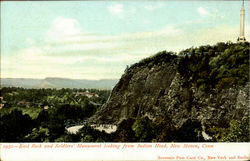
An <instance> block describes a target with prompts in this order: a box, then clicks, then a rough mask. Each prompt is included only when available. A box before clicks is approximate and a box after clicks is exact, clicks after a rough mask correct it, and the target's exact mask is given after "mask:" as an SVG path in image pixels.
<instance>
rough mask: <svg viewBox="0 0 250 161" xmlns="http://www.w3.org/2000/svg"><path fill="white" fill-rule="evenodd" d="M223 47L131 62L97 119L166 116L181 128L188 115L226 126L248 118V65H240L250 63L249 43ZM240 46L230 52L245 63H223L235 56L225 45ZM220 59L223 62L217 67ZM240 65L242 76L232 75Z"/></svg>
mask: <svg viewBox="0 0 250 161" xmlns="http://www.w3.org/2000/svg"><path fill="white" fill-rule="evenodd" d="M221 45H223V44H217V45H215V46H206V47H204V46H203V47H199V48H196V49H192V48H190V49H187V50H186V51H182V52H181V53H179V55H178V56H177V55H176V54H175V53H167V52H161V53H158V54H157V55H156V56H154V57H151V58H147V59H145V60H142V61H141V62H139V63H137V64H134V65H132V66H131V67H130V68H129V69H127V70H126V71H125V73H124V74H123V76H122V77H121V79H120V81H119V82H118V83H117V84H116V86H115V87H114V89H113V91H112V94H111V96H110V98H109V100H108V101H107V103H106V104H104V106H103V107H102V108H101V109H100V110H99V111H98V112H97V113H96V115H95V116H94V120H95V121H97V122H104V123H119V122H120V121H122V120H123V119H127V118H138V117H142V116H148V117H149V118H151V119H153V118H155V117H156V116H162V117H168V118H169V119H170V120H172V123H173V124H174V125H175V127H181V126H182V124H183V123H184V122H185V121H186V120H187V119H194V120H199V121H200V122H201V123H202V125H208V124H213V125H218V126H220V127H223V126H227V125H226V124H228V123H229V122H230V120H232V119H234V120H240V119H241V118H243V117H244V116H248V98H249V85H248V83H247V82H248V81H246V80H248V69H247V68H245V67H244V70H243V71H242V68H243V67H242V65H247V66H248V65H249V59H248V58H249V56H248V54H249V44H246V45H239V44H226V45H227V46H223V47H224V48H222V47H221ZM242 46H243V47H242ZM239 47H242V48H240V49H239V50H237V52H236V51H235V52H233V54H232V53H231V55H236V57H237V54H238V55H239V54H241V57H237V58H236V59H235V61H236V62H238V61H239V62H241V64H240V63H236V65H234V66H232V65H230V63H228V64H229V65H230V67H227V66H226V64H227V63H225V62H227V61H228V59H229V57H231V55H227V56H225V55H226V54H230V52H229V53H228V51H227V49H230V51H234V49H235V48H239ZM221 48H222V49H221ZM200 49H202V50H200ZM218 51H220V53H218ZM242 52H243V54H242ZM180 55H181V56H180ZM217 59H219V60H218V61H219V62H224V63H222V65H219V63H215V65H213V63H214V61H217ZM242 60H245V61H243V62H242ZM194 65H195V67H194ZM221 66H224V67H223V68H225V70H227V72H225V71H224V69H223V70H222V69H221V68H222V67H221ZM236 69H239V71H238V75H233V74H231V75H228V73H230V72H231V73H232V72H234V70H236ZM215 70H216V72H215ZM239 72H241V74H239ZM221 75H222V76H221ZM243 77H244V78H246V79H243Z"/></svg>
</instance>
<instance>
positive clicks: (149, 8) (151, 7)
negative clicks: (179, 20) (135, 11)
mask: <svg viewBox="0 0 250 161" xmlns="http://www.w3.org/2000/svg"><path fill="white" fill-rule="evenodd" d="M163 6H164V4H162V3H153V4H149V5H145V6H144V9H145V10H147V11H154V10H156V9H159V8H161V7H163Z"/></svg>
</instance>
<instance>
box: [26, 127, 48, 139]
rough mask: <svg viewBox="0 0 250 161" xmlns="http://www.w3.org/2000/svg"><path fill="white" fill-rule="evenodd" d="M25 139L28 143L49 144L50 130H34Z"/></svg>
mask: <svg viewBox="0 0 250 161" xmlns="http://www.w3.org/2000/svg"><path fill="white" fill-rule="evenodd" d="M24 139H25V141H28V142H49V129H48V128H43V127H39V128H34V129H32V132H31V133H30V134H28V135H26V136H25V137H24Z"/></svg>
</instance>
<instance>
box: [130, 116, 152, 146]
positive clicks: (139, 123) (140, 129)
mask: <svg viewBox="0 0 250 161" xmlns="http://www.w3.org/2000/svg"><path fill="white" fill-rule="evenodd" d="M132 129H133V131H134V132H135V136H136V137H137V138H138V141H140V142H151V141H152V139H153V138H155V129H154V127H153V123H152V121H151V120H150V119H149V118H148V117H147V116H146V117H142V118H139V119H137V120H136V121H135V123H134V124H133V126H132Z"/></svg>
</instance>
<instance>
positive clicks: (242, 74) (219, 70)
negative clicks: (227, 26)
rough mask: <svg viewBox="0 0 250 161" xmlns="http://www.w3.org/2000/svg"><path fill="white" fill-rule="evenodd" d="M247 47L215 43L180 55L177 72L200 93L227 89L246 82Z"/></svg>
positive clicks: (247, 44) (247, 45) (244, 45)
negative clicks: (199, 90) (193, 84)
mask: <svg viewBox="0 0 250 161" xmlns="http://www.w3.org/2000/svg"><path fill="white" fill-rule="evenodd" d="M249 52H250V47H249V43H237V44H234V43H231V42H228V43H217V44H216V45H214V46H209V45H208V46H200V47H197V48H190V49H187V50H184V51H181V52H180V53H181V54H180V55H182V56H181V59H180V62H179V66H178V71H179V72H180V74H181V75H182V76H183V77H184V79H185V81H186V82H188V83H195V84H196V85H197V86H198V87H200V89H201V90H210V89H212V88H216V89H218V90H221V89H227V88H230V87H235V86H242V85H245V84H246V82H248V80H249V69H248V68H249Z"/></svg>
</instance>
